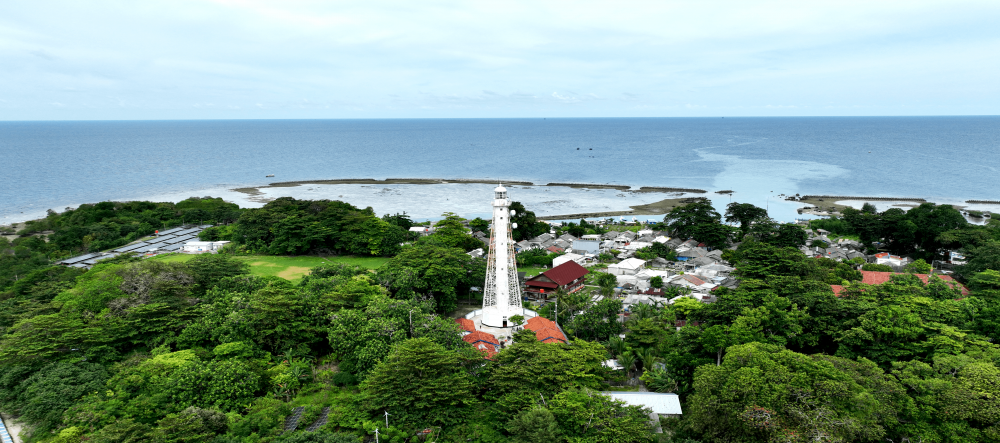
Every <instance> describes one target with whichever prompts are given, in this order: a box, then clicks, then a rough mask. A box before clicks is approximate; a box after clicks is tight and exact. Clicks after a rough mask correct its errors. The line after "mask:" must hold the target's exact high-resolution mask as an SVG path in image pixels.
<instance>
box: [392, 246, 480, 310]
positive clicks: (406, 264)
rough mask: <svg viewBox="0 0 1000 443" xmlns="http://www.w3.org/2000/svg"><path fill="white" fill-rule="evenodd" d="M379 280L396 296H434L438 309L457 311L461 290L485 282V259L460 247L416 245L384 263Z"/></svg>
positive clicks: (466, 289)
mask: <svg viewBox="0 0 1000 443" xmlns="http://www.w3.org/2000/svg"><path fill="white" fill-rule="evenodd" d="M376 279H377V280H378V281H379V283H380V284H382V285H383V286H385V287H387V288H388V289H389V290H390V291H391V292H392V294H393V296H394V297H396V298H404V299H406V298H414V297H416V296H417V294H424V295H429V296H432V297H434V300H435V302H436V304H437V311H438V312H441V313H444V312H451V311H454V310H455V307H456V306H457V304H456V303H457V302H456V301H457V299H458V293H459V292H460V291H463V292H464V291H468V288H469V287H470V286H476V285H478V286H481V285H482V284H483V282H484V281H485V279H486V266H485V260H482V259H474V258H472V257H470V256H469V255H468V254H465V253H464V252H462V250H461V249H458V248H446V247H441V246H432V245H415V246H413V247H409V248H406V249H404V250H403V252H402V253H400V254H399V255H397V256H395V257H393V258H392V259H391V260H389V261H388V262H386V263H385V264H384V265H382V266H381V267H380V268H379V269H378V272H377V274H376Z"/></svg>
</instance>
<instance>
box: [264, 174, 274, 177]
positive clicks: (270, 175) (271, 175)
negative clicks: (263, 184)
mask: <svg viewBox="0 0 1000 443" xmlns="http://www.w3.org/2000/svg"><path fill="white" fill-rule="evenodd" d="M264 177H274V174H267V175H265V176H264Z"/></svg>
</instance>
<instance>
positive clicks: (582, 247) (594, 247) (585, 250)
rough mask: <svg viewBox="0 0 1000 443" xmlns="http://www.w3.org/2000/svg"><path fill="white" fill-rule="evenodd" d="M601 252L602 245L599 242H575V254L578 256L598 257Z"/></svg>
mask: <svg viewBox="0 0 1000 443" xmlns="http://www.w3.org/2000/svg"><path fill="white" fill-rule="evenodd" d="M600 251H601V244H600V242H599V241H597V240H574V241H573V252H576V253H577V254H590V255H597V254H598V253H600Z"/></svg>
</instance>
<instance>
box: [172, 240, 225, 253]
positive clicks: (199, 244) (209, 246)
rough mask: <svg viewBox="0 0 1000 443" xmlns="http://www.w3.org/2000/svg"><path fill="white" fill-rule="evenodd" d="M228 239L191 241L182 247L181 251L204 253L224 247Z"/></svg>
mask: <svg viewBox="0 0 1000 443" xmlns="http://www.w3.org/2000/svg"><path fill="white" fill-rule="evenodd" d="M227 243H229V242H228V241H189V242H187V243H184V246H182V247H181V252H188V253H194V254H203V253H205V252H215V251H218V250H219V249H222V247H223V246H225V245H226V244H227Z"/></svg>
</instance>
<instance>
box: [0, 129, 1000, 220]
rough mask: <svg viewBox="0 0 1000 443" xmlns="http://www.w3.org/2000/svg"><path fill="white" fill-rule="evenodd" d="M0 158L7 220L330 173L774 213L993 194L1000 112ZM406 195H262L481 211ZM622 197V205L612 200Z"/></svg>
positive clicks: (237, 139)
mask: <svg viewBox="0 0 1000 443" xmlns="http://www.w3.org/2000/svg"><path fill="white" fill-rule="evenodd" d="M0 159H2V161H3V165H4V168H3V170H4V178H3V180H2V181H0V183H2V186H0V224H4V223H9V222H13V221H21V220H25V219H31V218H36V217H38V216H42V215H44V212H45V210H46V209H54V210H57V211H61V210H62V209H63V208H65V207H73V206H76V205H79V204H81V203H90V202H97V201H103V200H134V199H154V200H180V199H183V198H186V197H188V196H192V195H197V196H204V195H213V196H223V197H225V198H227V199H230V200H233V201H236V202H237V203H240V204H241V206H260V205H261V204H262V202H261V201H260V199H259V198H258V199H256V200H253V199H250V198H249V196H247V195H245V194H241V193H237V192H233V191H230V190H231V189H233V188H237V187H245V186H261V185H266V184H268V183H271V182H275V181H296V180H320V179H336V178H376V179H384V178H490V179H509V180H524V181H531V182H534V183H536V184H544V183H549V182H583V183H613V184H623V185H630V186H634V187H635V188H638V187H640V186H666V187H685V188H700V189H706V190H709V191H717V190H723V189H725V190H734V191H736V193H735V194H734V195H733V196H732V197H729V196H718V195H715V194H713V195H712V196H713V199H714V200H715V201H716V202H718V203H727V202H728V201H729V200H730V199H732V200H734V201H746V202H751V203H755V204H758V205H760V206H768V207H772V206H773V207H774V208H775V209H774V210H775V211H781V212H780V214H779V216H778V217H777V218H780V219H788V218H789V217H791V216H792V214H794V207H795V206H794V205H790V204H785V203H781V202H780V199H778V198H775V197H772V196H774V195H778V194H787V195H793V194H796V193H800V194H831V195H863V196H898V197H923V198H927V199H929V200H933V201H940V202H948V203H961V202H963V201H964V200H967V199H989V200H1000V188H998V186H997V185H996V183H997V171H998V169H1000V117H995V116H983V117H815V118H801V117H798V118H615V119H610V118H609V119H434V120H423V119H409V120H227V121H102V122H0ZM267 174H274V175H275V177H274V178H265V175H267ZM412 186H413V185H394V186H384V187H383V186H377V187H371V186H369V187H364V186H362V185H350V186H348V187H343V186H341V185H338V186H336V187H331V186H326V187H320V186H312V187H310V186H305V187H303V186H300V187H295V188H268V189H266V190H265V191H266V194H267V196H269V197H274V196H278V195H296V196H309V197H312V198H337V196H344V195H345V192H346V193H347V194H348V195H350V196H351V197H342V198H343V199H344V200H346V201H350V202H351V203H354V204H358V205H360V206H373V207H374V208H375V209H376V211H377V212H379V213H388V212H397V211H402V210H406V211H407V212H409V213H411V214H414V215H416V214H418V213H419V214H420V215H419V216H420V217H433V216H434V215H435V214H440V213H441V212H444V211H446V210H450V209H449V208H452V207H454V208H459V207H461V208H467V209H463V210H462V211H465V212H466V213H467V214H472V213H475V208H468V207H467V205H466V204H465V203H461V204H459V201H465V200H466V199H472V198H473V196H474V195H478V194H476V193H470V192H472V191H476V190H477V189H478V188H474V187H468V186H472V185H468V186H467V187H466V188H463V189H466V190H465V191H462V190H457V189H458V188H456V187H454V186H452V187H451V188H448V187H445V186H440V185H433V186H430V187H428V188H427V189H425V190H423V191H417V190H412V189H413V188H412ZM310 188H313V190H314V191H315V192H312V191H308V190H309V189H310ZM545 188H546V187H538V186H536V187H530V188H528V189H525V190H523V192H524V194H525V195H526V196H527V195H528V194H531V195H534V193H545V192H555V193H556V194H559V195H556V196H555V197H553V198H551V199H549V200H545V199H546V198H548V196H546V195H545V194H540V195H538V196H537V197H531V198H529V199H526V200H530V201H537V202H538V203H542V202H546V201H549V202H560V201H562V202H563V203H560V204H552V205H549V206H546V207H544V208H540V209H541V210H540V211H538V212H540V213H549V214H553V213H555V214H558V213H563V212H558V211H576V210H580V209H585V208H594V209H592V210H615V209H620V210H624V209H627V206H628V205H632V204H638V203H648V202H649V201H656V200H660V199H662V198H666V196H664V195H662V194H646V195H639V194H633V193H624V194H623V193H616V191H610V192H605V191H601V192H596V193H595V192H593V191H579V190H568V188H557V189H562V190H561V191H555V190H554V189H553V188H550V189H548V190H546V189H545ZM406 189H411V190H410V191H406ZM386 190H388V191H386ZM355 191H356V192H355ZM397 191H398V192H397ZM404 191H405V192H404ZM282 192H284V194H282ZM476 192H478V191H476ZM418 194H419V195H418ZM598 194H601V197H600V198H598ZM618 194H623V196H617V195H618ZM512 196H513V195H512ZM615 196H617V197H615ZM615 198H618V199H620V200H615ZM453 199H454V200H453ZM485 199H486V200H488V196H487V197H486V198H485ZM615 201H621V202H622V203H623V205H622V206H621V207H614V206H615V205H616V203H614V202H615ZM776 201H777V203H776ZM565 202H569V203H568V204H566V203H565ZM625 203H627V204H625ZM542 206H544V205H542ZM605 207H610V208H612V209H600V208H605ZM529 209H532V208H530V207H529ZM553 211H555V212H553ZM455 212H461V211H455ZM483 212H484V213H485V212H488V208H487V209H486V210H484V211H483Z"/></svg>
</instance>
